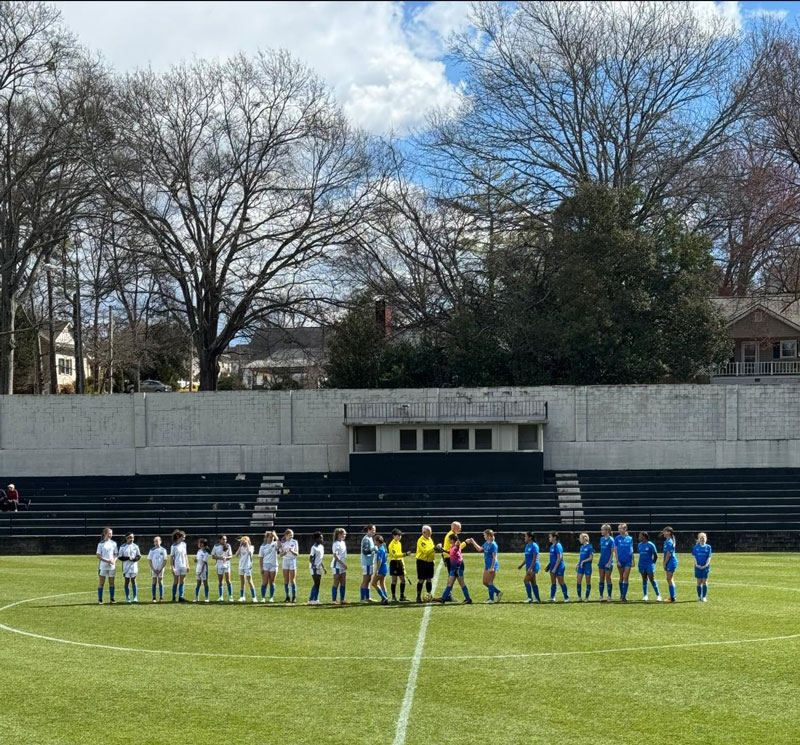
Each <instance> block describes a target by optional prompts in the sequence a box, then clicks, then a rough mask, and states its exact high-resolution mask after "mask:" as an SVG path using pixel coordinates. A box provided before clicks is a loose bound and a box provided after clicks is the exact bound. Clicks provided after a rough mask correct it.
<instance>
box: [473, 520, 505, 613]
mask: <svg viewBox="0 0 800 745" xmlns="http://www.w3.org/2000/svg"><path fill="white" fill-rule="evenodd" d="M483 539H484V540H483V545H482V546H479V545H478V544H477V542H476V541H475V540H474V539H473V538H470V539H469V541H468V542H469V543H471V544H472V547H473V548H474V549H475V550H476V551H482V552H483V586H484V587H485V588H486V589H487V590H488V591H489V599H488V600H486V601H484V602H486V603H499V602H500V601H501V600H502V598H503V593H502V591H501V590H500V589H499V588H498V587H497V586H496V585H495V583H494V580H495V576H496V575H497V572H498V570H499V569H500V562H499V561H498V560H497V554H498V552H499V549H498V548H497V541H495V539H494V531H493V530H488V529H487V530H484V531H483Z"/></svg>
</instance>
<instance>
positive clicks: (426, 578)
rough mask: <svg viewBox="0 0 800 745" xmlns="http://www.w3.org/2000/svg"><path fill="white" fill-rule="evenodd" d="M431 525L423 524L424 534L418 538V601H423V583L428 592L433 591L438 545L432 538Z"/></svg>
mask: <svg viewBox="0 0 800 745" xmlns="http://www.w3.org/2000/svg"><path fill="white" fill-rule="evenodd" d="M432 533H433V531H432V530H431V526H430V525H423V526H422V535H421V536H420V537H419V538H418V539H417V553H416V557H417V602H418V603H421V602H422V584H423V582H424V583H425V589H426V590H427V591H428V593H431V592H433V562H434V561H435V560H436V546H435V545H434V543H433V538H431V534H432Z"/></svg>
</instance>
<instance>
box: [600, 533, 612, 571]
mask: <svg viewBox="0 0 800 745" xmlns="http://www.w3.org/2000/svg"><path fill="white" fill-rule="evenodd" d="M613 555H614V539H613V538H612V537H611V536H608V537H606V536H603V537H602V538H601V539H600V561H599V562H598V566H599V567H600V569H605V570H608V569H610V568H611V565H612V563H613V559H612V557H613Z"/></svg>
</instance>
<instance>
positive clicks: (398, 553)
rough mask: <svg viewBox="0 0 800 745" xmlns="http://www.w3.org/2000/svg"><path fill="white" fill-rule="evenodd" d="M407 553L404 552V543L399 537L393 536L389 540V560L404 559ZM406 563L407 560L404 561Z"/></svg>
mask: <svg viewBox="0 0 800 745" xmlns="http://www.w3.org/2000/svg"><path fill="white" fill-rule="evenodd" d="M404 556H405V553H404V552H403V544H402V543H401V542H400V540H399V539H398V538H392V540H391V541H389V561H403V557H404ZM403 564H405V562H403Z"/></svg>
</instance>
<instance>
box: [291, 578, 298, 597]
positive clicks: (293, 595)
mask: <svg viewBox="0 0 800 745" xmlns="http://www.w3.org/2000/svg"><path fill="white" fill-rule="evenodd" d="M295 598H297V583H296V582H292V600H294V599H295Z"/></svg>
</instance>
